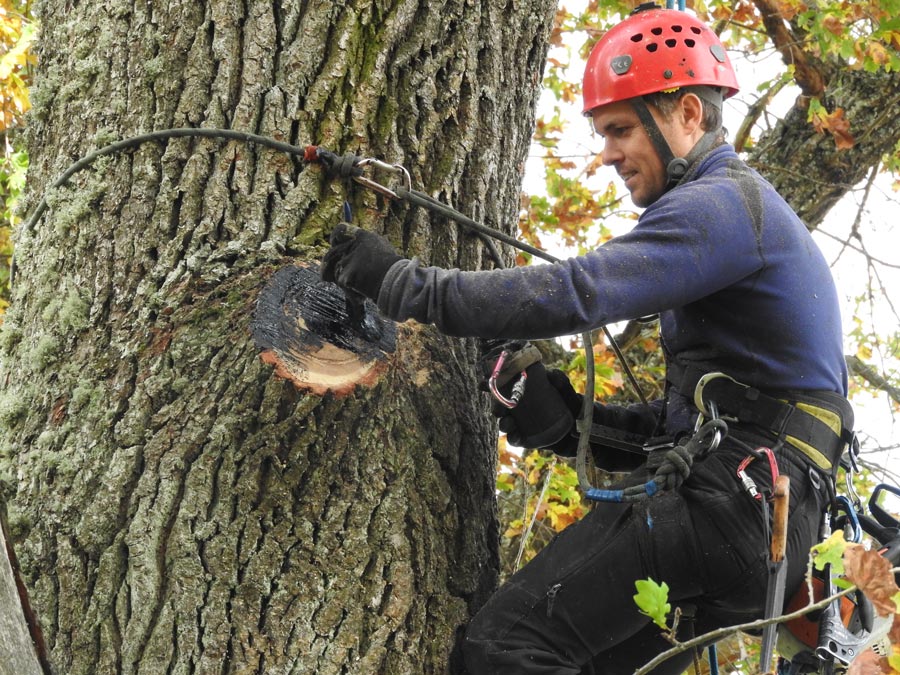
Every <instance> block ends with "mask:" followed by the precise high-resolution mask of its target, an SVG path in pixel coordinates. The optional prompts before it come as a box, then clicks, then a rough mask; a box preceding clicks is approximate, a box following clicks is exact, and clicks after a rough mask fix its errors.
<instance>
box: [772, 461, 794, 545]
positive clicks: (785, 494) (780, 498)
mask: <svg viewBox="0 0 900 675" xmlns="http://www.w3.org/2000/svg"><path fill="white" fill-rule="evenodd" d="M790 495H791V481H790V479H789V478H788V477H787V476H778V478H776V479H775V492H774V495H773V501H774V502H775V506H774V513H773V515H772V545H771V547H770V549H769V553H770V554H771V557H772V562H781V561H782V560H784V552H785V549H786V548H787V525H788V502H789V500H790Z"/></svg>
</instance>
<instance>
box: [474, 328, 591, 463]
mask: <svg viewBox="0 0 900 675" xmlns="http://www.w3.org/2000/svg"><path fill="white" fill-rule="evenodd" d="M504 348H505V349H506V350H507V361H508V363H509V366H507V367H505V368H503V370H502V371H501V373H499V375H498V378H497V389H498V390H499V393H500V394H501V395H502V396H503V397H504V398H506V399H507V400H512V398H514V396H513V394H512V391H513V388H514V387H515V385H516V383H517V382H519V379H520V375H521V371H522V370H523V369H524V371H525V374H526V378H525V381H524V384H525V391H524V394H522V395H521V397H520V398H519V399H518V402H517V403H516V405H515V406H514V407H512V408H509V407H507V406H505V405H503V404H502V403H500V402H499V400H497V398H496V396H495V400H494V404H493V407H492V412H493V413H494V415H496V416H497V417H499V418H500V430H501V431H503V432H504V433H506V437H507V440H508V441H509V443H510V444H511V445H516V446H519V447H527V448H548V447H549V448H553V449H554V450H555V446H556V444H558V443H560V442H561V441H565V440H566V439H569V438H570V437H571V432H572V429H573V427H574V424H575V415H574V414H573V407H574V410H575V414H577V411H578V409H579V408H580V406H581V396H580V395H578V394H577V393H575V390H574V389H573V388H572V385H571V384H570V383H569V379H568V378H567V377H566V375H565V373H563V372H562V371H561V370H551V371H549V372H548V371H547V369H546V368H544V364H543V363H541V362H540V360H539V359H540V353H539V352H537V349H535V348H534V347H533V346H531V345H528V344H527V343H525V344H517V345H505V346H504ZM529 350H533V352H536V353H537V355H536V356H529V354H531V353H532V352H530V351H529ZM498 356H499V350H497V351H495V352H492V353H490V354H488V355H487V356H486V357H485V358H484V359H483V360H482V369H483V372H484V374H485V377H487V378H489V377H490V375H491V374H492V371H493V366H494V364H495V363H496V361H497V357H498ZM488 388H489V387H488Z"/></svg>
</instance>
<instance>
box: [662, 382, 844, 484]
mask: <svg viewBox="0 0 900 675" xmlns="http://www.w3.org/2000/svg"><path fill="white" fill-rule="evenodd" d="M673 366H674V367H673ZM668 378H669V380H670V382H671V383H672V385H673V386H674V387H675V389H676V390H677V391H678V392H679V393H680V394H681V395H682V396H685V397H687V398H688V399H690V400H693V401H694V403H695V405H696V406H697V408H698V409H699V410H700V411H701V412H704V411H705V410H706V402H707V401H714V402H715V403H716V404H717V405H718V407H719V411H720V412H721V413H723V414H726V415H728V416H731V417H733V418H735V419H736V420H737V421H738V422H739V423H742V424H752V425H754V426H757V427H760V428H762V429H765V430H767V431H769V432H771V433H773V434H775V435H776V436H777V437H778V438H779V439H783V440H784V441H785V442H786V443H788V444H790V446H791V447H793V448H795V449H796V450H798V451H799V452H800V453H802V454H803V455H804V456H805V457H806V459H807V460H809V461H810V462H812V463H813V464H814V465H815V466H816V467H818V468H819V469H821V470H823V471H826V472H829V473H833V472H835V471H836V470H837V466H838V464H839V463H840V459H841V455H843V453H844V450H845V449H846V446H847V445H848V444H849V443H850V442H851V441H852V440H853V435H852V431H851V429H852V427H853V409H852V408H851V407H850V403H849V402H848V401H847V399H845V398H844V397H843V396H840V395H839V394H836V393H834V392H827V391H817V392H798V391H790V392H770V393H765V394H764V393H763V392H761V391H760V390H759V389H756V388H755V387H750V386H748V385H745V384H742V383H740V382H737V381H736V380H734V379H733V378H731V377H729V376H728V375H725V374H724V373H709V372H706V371H704V370H702V369H700V368H697V367H695V366H687V367H684V366H679V365H677V364H670V366H669V372H668Z"/></svg>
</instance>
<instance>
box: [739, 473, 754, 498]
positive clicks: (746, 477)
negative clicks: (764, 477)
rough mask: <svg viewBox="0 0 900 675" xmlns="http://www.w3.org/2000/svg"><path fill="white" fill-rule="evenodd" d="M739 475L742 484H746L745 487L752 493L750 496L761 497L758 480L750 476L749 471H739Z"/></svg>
mask: <svg viewBox="0 0 900 675" xmlns="http://www.w3.org/2000/svg"><path fill="white" fill-rule="evenodd" d="M737 475H738V478H740V479H741V484H742V485H743V486H744V489H745V490H746V491H747V492H749V493H750V496H751V497H753V498H754V499H759V490H757V489H756V481H754V480H753V479H752V478H750V476H749V475H747V472H746V471H743V470H741V471H738V472H737Z"/></svg>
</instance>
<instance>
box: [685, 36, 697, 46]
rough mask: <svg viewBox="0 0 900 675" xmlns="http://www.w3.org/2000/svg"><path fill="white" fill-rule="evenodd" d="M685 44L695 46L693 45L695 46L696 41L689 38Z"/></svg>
mask: <svg viewBox="0 0 900 675" xmlns="http://www.w3.org/2000/svg"><path fill="white" fill-rule="evenodd" d="M684 44H686V45H687V46H688V47H691V48H693V46H694V45H695V44H696V43H695V42H694V41H693V40H691V39H690V38H687V39H686V40H685V41H684Z"/></svg>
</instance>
